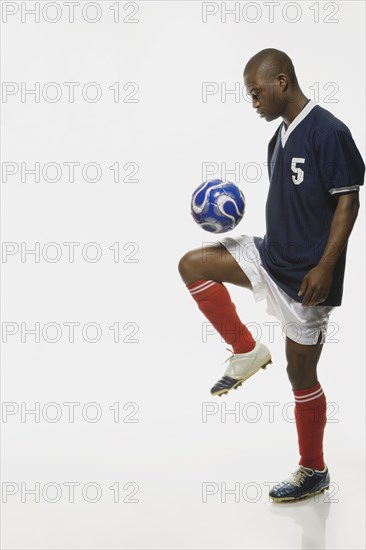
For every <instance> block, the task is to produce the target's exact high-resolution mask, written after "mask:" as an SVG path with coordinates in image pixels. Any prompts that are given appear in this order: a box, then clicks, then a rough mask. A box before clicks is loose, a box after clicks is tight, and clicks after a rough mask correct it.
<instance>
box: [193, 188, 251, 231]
mask: <svg viewBox="0 0 366 550" xmlns="http://www.w3.org/2000/svg"><path fill="white" fill-rule="evenodd" d="M244 212H245V197H244V195H243V193H242V191H241V190H240V189H239V187H238V186H237V185H235V183H231V182H230V181H222V180H211V181H204V182H203V183H201V185H200V186H199V187H197V189H196V190H195V192H194V193H193V195H192V201H191V214H192V216H193V219H194V221H195V222H197V223H198V225H200V226H201V227H202V229H204V230H205V231H210V233H226V231H230V230H231V229H234V227H236V226H237V225H238V223H239V222H240V220H241V219H242V217H243V216H244Z"/></svg>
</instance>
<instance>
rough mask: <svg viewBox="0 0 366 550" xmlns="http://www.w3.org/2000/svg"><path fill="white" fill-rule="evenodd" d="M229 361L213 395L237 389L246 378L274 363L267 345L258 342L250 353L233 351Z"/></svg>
mask: <svg viewBox="0 0 366 550" xmlns="http://www.w3.org/2000/svg"><path fill="white" fill-rule="evenodd" d="M227 361H229V365H228V367H227V369H226V371H225V373H224V376H223V377H222V378H221V379H220V380H219V381H218V382H216V384H215V385H214V386H213V388H211V394H212V395H218V396H221V395H224V394H226V393H228V392H229V391H230V390H236V389H237V388H238V387H239V386H241V385H242V383H243V382H244V381H245V380H247V379H248V378H250V377H251V376H253V374H255V373H256V372H258V371H259V370H260V369H265V368H266V366H267V365H268V364H270V363H272V357H271V353H270V351H269V349H268V348H267V346H265V345H264V344H262V343H261V342H256V345H255V347H254V348H253V349H252V350H251V351H249V352H248V353H236V354H235V353H232V355H231V357H229V358H228V359H227Z"/></svg>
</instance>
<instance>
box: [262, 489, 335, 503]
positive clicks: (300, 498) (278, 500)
mask: <svg viewBox="0 0 366 550" xmlns="http://www.w3.org/2000/svg"><path fill="white" fill-rule="evenodd" d="M328 489H329V485H328V487H323V488H322V489H319V491H314V492H313V493H307V494H306V495H303V496H302V497H298V498H293V497H282V498H281V497H280V498H276V497H270V499H271V500H273V502H297V501H299V500H304V499H306V498H310V497H312V496H314V495H319V494H320V493H324V491H327V490H328Z"/></svg>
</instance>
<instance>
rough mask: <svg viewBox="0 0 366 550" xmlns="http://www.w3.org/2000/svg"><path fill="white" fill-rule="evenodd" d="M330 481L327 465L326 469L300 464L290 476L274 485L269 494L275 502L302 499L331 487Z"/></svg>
mask: <svg viewBox="0 0 366 550" xmlns="http://www.w3.org/2000/svg"><path fill="white" fill-rule="evenodd" d="M329 483H330V477H329V471H328V468H327V466H326V465H325V466H324V470H313V469H312V468H305V467H304V466H299V468H298V469H297V470H296V472H293V473H292V474H291V476H290V477H289V478H287V479H285V480H284V481H281V483H278V485H275V486H274V487H272V489H271V490H270V491H269V496H270V497H271V499H272V500H273V501H274V502H289V501H294V500H301V499H303V498H306V497H310V496H312V495H317V494H318V493H322V492H323V491H325V490H326V489H329Z"/></svg>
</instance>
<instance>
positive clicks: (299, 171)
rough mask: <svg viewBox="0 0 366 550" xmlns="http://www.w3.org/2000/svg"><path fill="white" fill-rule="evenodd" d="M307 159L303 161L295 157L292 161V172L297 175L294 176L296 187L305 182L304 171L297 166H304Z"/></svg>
mask: <svg viewBox="0 0 366 550" xmlns="http://www.w3.org/2000/svg"><path fill="white" fill-rule="evenodd" d="M304 162H305V159H301V158H298V157H293V159H292V161H291V170H292V171H293V172H294V174H295V175H293V176H292V181H293V182H294V184H295V185H300V183H302V182H303V181H304V170H302V169H301V168H299V167H298V166H296V165H297V164H300V163H301V164H304Z"/></svg>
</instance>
